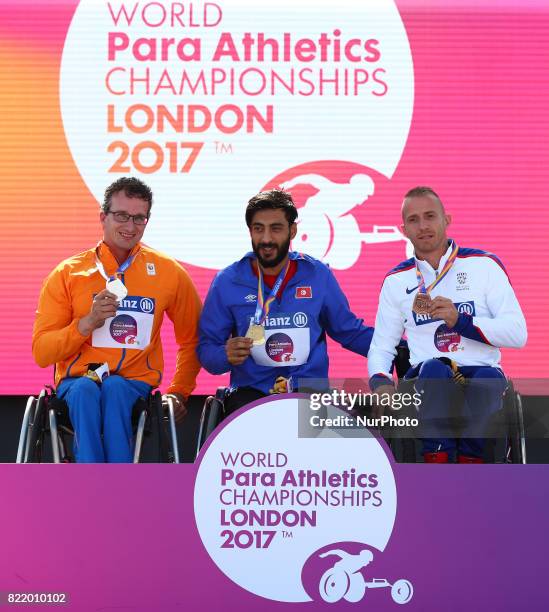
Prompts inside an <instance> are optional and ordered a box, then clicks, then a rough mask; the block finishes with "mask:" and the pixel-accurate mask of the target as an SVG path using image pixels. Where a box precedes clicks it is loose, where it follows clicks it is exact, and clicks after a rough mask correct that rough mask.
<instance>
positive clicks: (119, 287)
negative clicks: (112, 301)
mask: <svg viewBox="0 0 549 612" xmlns="http://www.w3.org/2000/svg"><path fill="white" fill-rule="evenodd" d="M105 287H106V288H107V291H110V292H111V293H114V295H116V299H117V300H123V299H124V298H125V297H126V296H127V295H128V290H127V289H126V286H125V285H124V283H123V282H122V281H121V280H120V279H119V278H115V279H114V280H109V281H107V284H106V285H105Z"/></svg>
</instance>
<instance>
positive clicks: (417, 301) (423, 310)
mask: <svg viewBox="0 0 549 612" xmlns="http://www.w3.org/2000/svg"><path fill="white" fill-rule="evenodd" d="M431 302H432V300H431V296H430V295H429V294H428V293H418V294H416V297H415V298H414V303H413V305H412V310H413V311H414V312H415V313H416V314H429V308H430V306H431Z"/></svg>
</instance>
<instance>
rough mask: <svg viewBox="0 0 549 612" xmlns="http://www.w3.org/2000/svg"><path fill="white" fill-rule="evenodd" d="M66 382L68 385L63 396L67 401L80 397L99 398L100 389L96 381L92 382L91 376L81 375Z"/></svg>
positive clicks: (87, 398)
mask: <svg viewBox="0 0 549 612" xmlns="http://www.w3.org/2000/svg"><path fill="white" fill-rule="evenodd" d="M68 384H70V387H69V388H68V390H67V391H66V392H65V393H64V398H65V399H67V401H71V400H73V401H74V400H77V399H81V398H85V399H86V400H88V401H89V400H92V401H93V400H99V396H100V393H101V391H100V390H99V387H98V386H97V383H95V382H93V380H91V378H87V377H86V376H81V377H80V378H75V379H74V380H73V381H71V382H70V383H68Z"/></svg>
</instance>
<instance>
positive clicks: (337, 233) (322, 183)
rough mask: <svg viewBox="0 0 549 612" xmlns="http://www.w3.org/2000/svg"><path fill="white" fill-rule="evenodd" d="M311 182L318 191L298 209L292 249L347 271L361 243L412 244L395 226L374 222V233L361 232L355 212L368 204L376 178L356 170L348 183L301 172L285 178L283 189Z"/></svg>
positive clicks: (407, 249)
mask: <svg viewBox="0 0 549 612" xmlns="http://www.w3.org/2000/svg"><path fill="white" fill-rule="evenodd" d="M297 185H311V186H312V187H314V188H315V189H317V190H318V191H317V193H315V194H314V195H312V196H310V197H309V198H308V199H307V202H306V204H305V206H304V207H303V208H301V209H300V211H299V222H298V225H297V234H296V237H295V238H294V241H293V248H294V249H295V250H298V251H301V250H303V251H306V252H307V253H308V254H309V255H312V256H313V257H317V258H318V259H321V260H323V261H326V262H327V263H329V264H330V266H331V267H332V268H334V269H336V270H346V269H348V268H351V267H352V266H354V265H355V263H356V262H357V261H358V259H359V258H360V253H361V250H362V243H366V244H379V243H382V242H398V241H405V242H406V252H407V255H408V254H409V253H408V251H409V243H408V241H407V240H406V238H405V237H404V236H403V235H402V234H401V232H400V230H399V229H398V227H397V226H396V225H374V226H373V228H372V231H371V232H362V231H361V229H360V226H359V224H358V221H357V220H356V218H355V216H354V215H353V213H352V211H353V209H354V208H356V207H357V206H363V205H365V204H366V202H367V200H368V198H370V197H371V196H373V195H374V192H375V185H374V181H373V179H372V178H371V177H370V176H369V175H368V174H365V173H356V174H354V175H353V176H351V177H350V179H349V181H348V182H347V183H337V182H334V181H331V180H329V179H328V178H326V177H324V176H322V175H320V174H315V173H308V174H301V175H298V176H295V177H293V178H292V179H290V180H288V181H285V182H284V183H283V184H282V187H283V188H284V189H287V190H289V191H291V189H292V188H293V187H296V186H297Z"/></svg>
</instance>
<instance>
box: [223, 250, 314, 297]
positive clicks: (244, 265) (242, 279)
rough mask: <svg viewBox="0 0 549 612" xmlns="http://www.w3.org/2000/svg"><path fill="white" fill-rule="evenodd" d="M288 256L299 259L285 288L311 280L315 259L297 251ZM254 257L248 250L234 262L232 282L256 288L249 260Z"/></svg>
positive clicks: (254, 276)
mask: <svg viewBox="0 0 549 612" xmlns="http://www.w3.org/2000/svg"><path fill="white" fill-rule="evenodd" d="M289 258H290V259H292V260H296V261H299V265H298V266H297V270H296V273H295V274H294V276H293V277H292V278H291V279H290V280H289V281H288V284H287V285H286V289H287V288H288V287H292V286H294V285H296V284H298V283H300V282H306V281H307V279H309V282H310V280H311V275H312V274H313V272H314V268H315V266H316V265H317V263H318V262H317V261H316V260H315V259H313V258H312V257H309V255H305V254H303V253H298V252H297V251H290V253H289ZM252 259H256V256H255V253H254V252H253V251H249V252H248V253H246V255H244V257H243V258H242V259H241V260H240V261H238V262H237V263H236V266H235V276H234V279H233V280H234V282H235V283H236V284H238V285H244V286H246V287H253V288H254V289H257V276H256V275H255V274H254V273H253V272H252V266H251V260H252Z"/></svg>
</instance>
